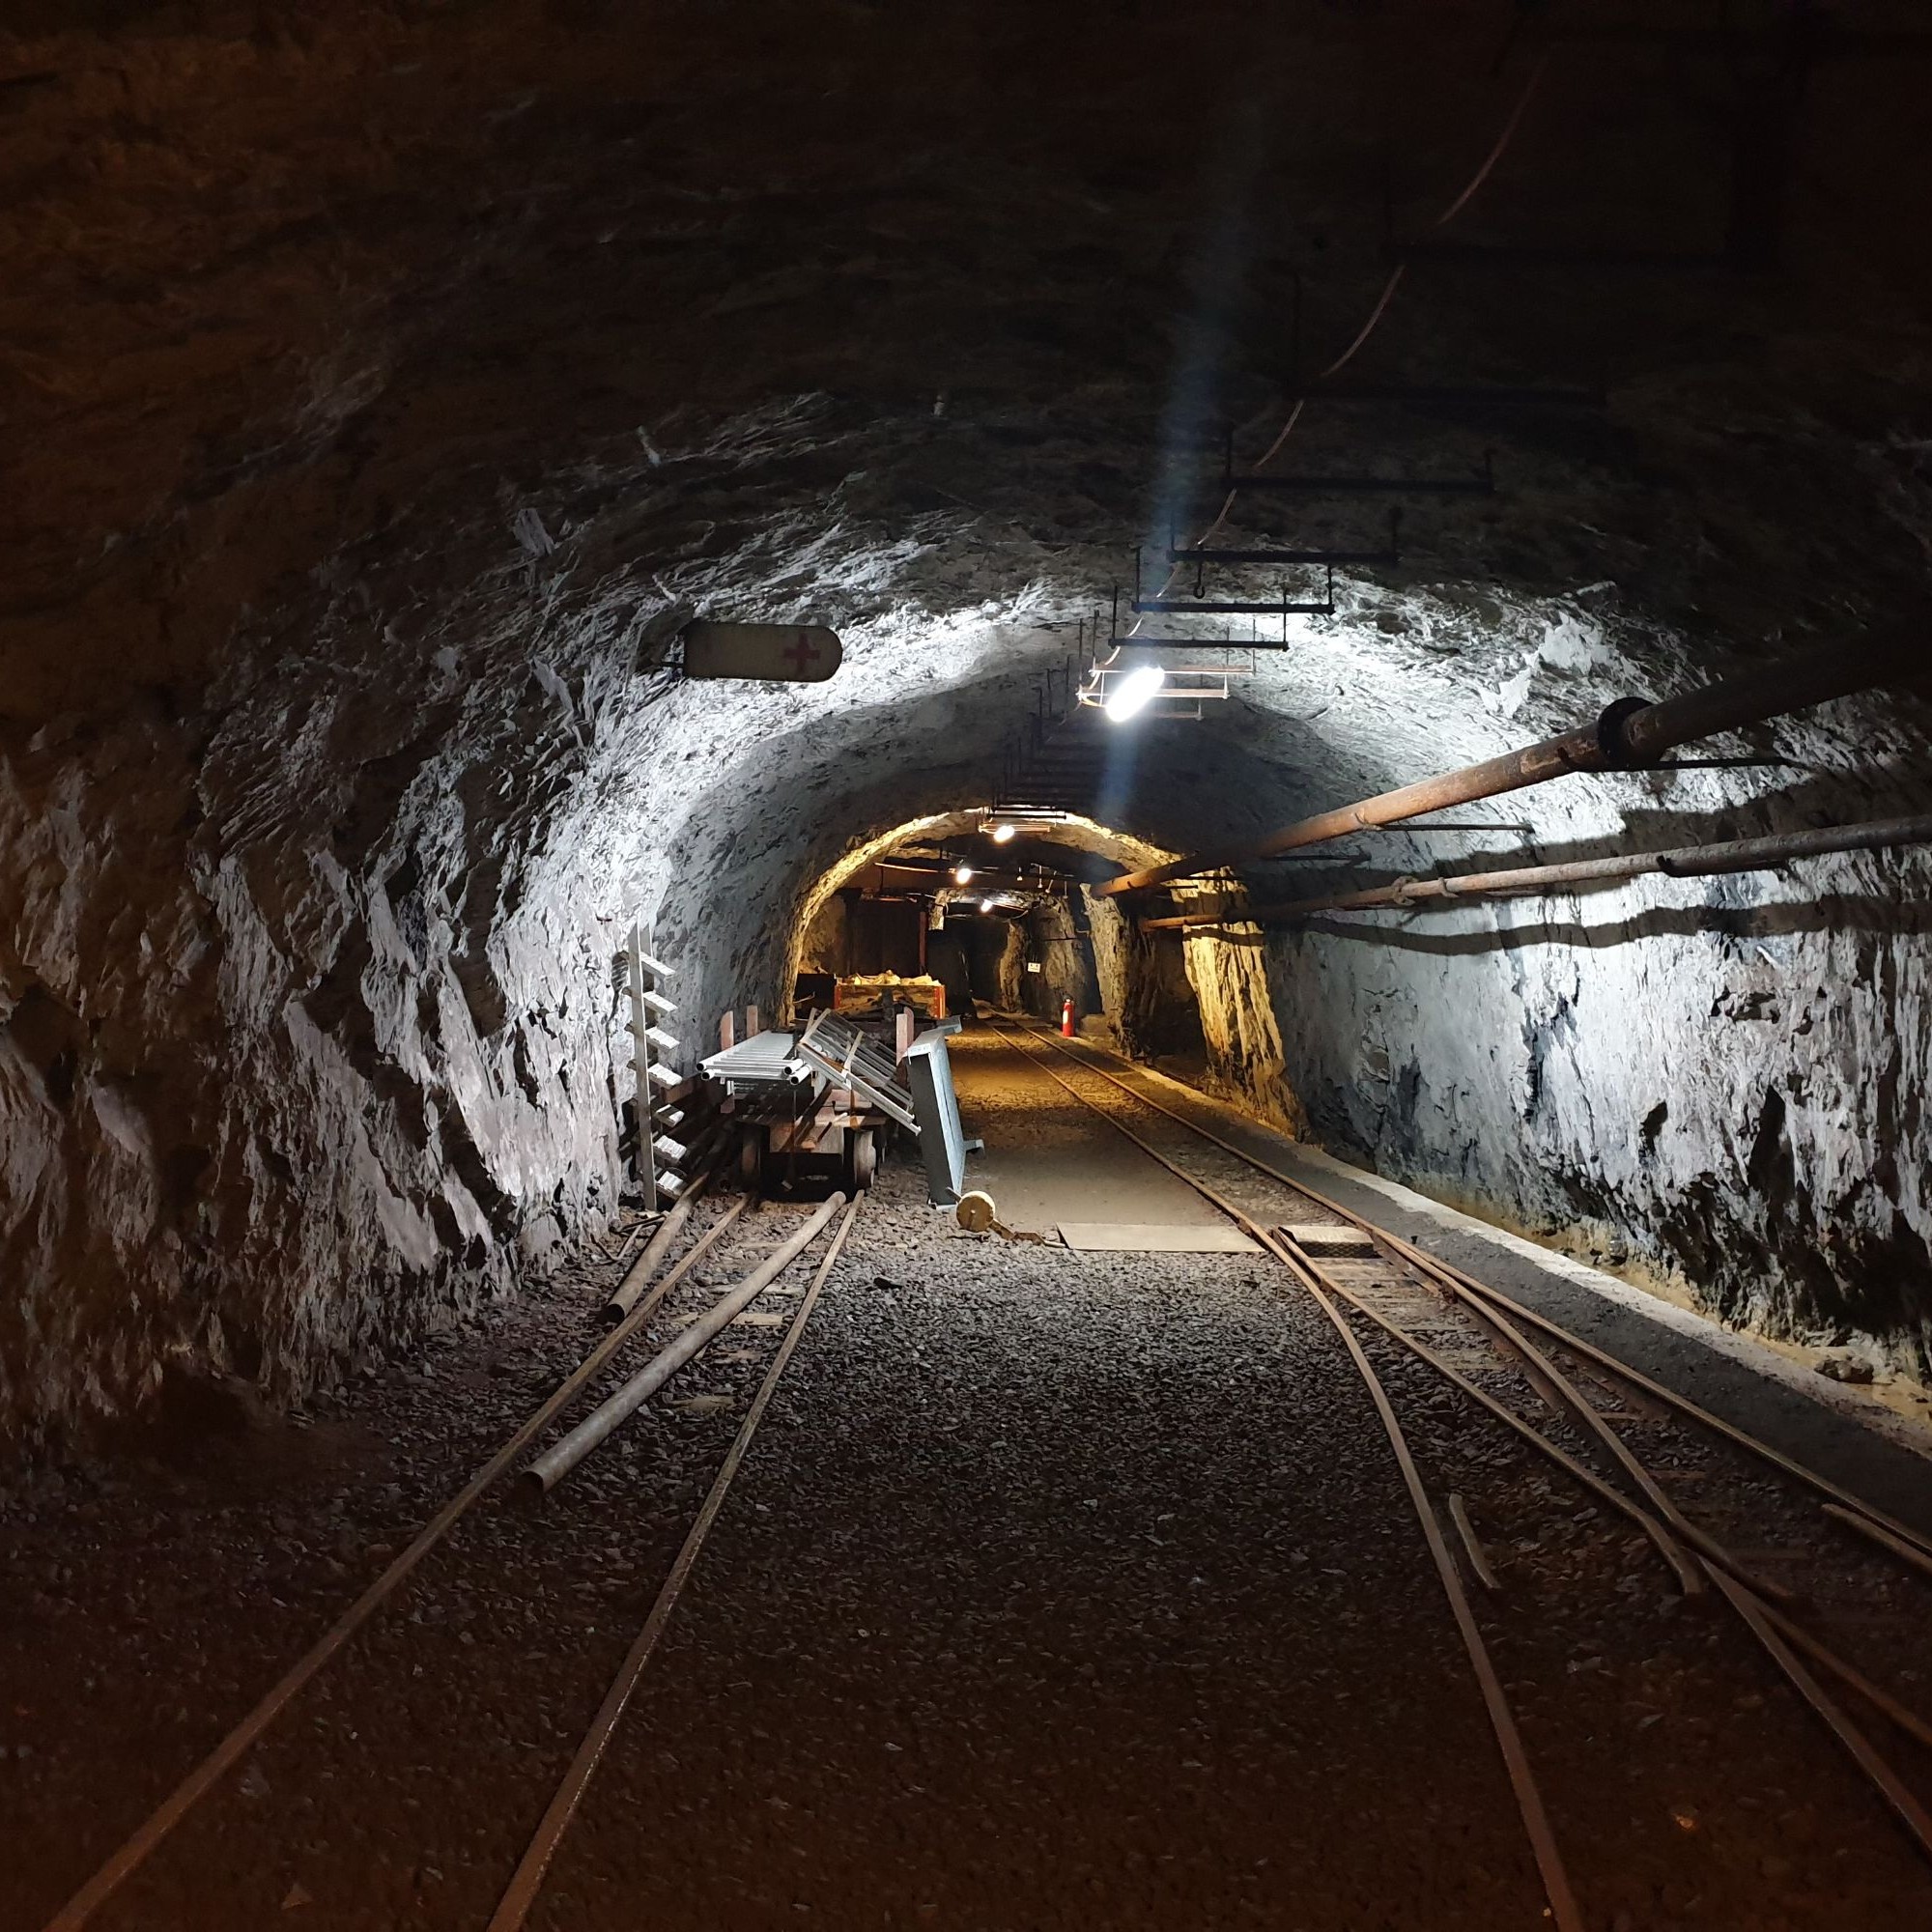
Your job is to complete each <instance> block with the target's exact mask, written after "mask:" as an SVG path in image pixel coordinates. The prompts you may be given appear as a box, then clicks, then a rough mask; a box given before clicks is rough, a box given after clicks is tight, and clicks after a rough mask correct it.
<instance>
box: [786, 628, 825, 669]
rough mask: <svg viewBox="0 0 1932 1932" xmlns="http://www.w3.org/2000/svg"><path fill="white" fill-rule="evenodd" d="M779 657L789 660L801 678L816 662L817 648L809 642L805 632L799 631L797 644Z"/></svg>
mask: <svg viewBox="0 0 1932 1932" xmlns="http://www.w3.org/2000/svg"><path fill="white" fill-rule="evenodd" d="M781 656H783V657H786V658H789V659H790V660H791V662H792V663H793V664H794V665H795V666H796V667H797V668H798V673H799V675H800V676H801V677H803V676H804V675H805V673H806V672H807V671H808V670H809V669H810V668H811V667H812V666H813V665H815V664H816V663H817V662H818V646H817V645H816V644H814V643H813V642H812V641H811V639H810V635H809V634H808V633H807V632H804V631H801V632H800V633H799V634H798V640H797V642H796V643H794V644H793V645H792V646H791V647H790V648H789V649H788V650H785V651H783V652H781Z"/></svg>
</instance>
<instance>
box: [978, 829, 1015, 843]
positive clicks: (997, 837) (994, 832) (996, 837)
mask: <svg viewBox="0 0 1932 1932" xmlns="http://www.w3.org/2000/svg"><path fill="white" fill-rule="evenodd" d="M986 830H987V833H988V834H989V835H990V837H991V838H992V840H993V843H994V844H995V845H1004V844H1005V843H1006V842H1007V840H1008V839H1009V838H1011V837H1012V836H1013V834H1014V833H1015V832H1016V831H1018V830H1019V828H1018V827H1017V826H1015V825H989V826H988V827H987V828H986Z"/></svg>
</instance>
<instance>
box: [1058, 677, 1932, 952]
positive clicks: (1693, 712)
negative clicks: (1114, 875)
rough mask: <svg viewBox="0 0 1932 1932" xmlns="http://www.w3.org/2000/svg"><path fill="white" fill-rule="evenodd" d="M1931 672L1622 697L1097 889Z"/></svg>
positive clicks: (1747, 683)
mask: <svg viewBox="0 0 1932 1932" xmlns="http://www.w3.org/2000/svg"><path fill="white" fill-rule="evenodd" d="M1925 668H1926V660H1925V651H1924V647H1923V645H1922V644H1920V643H1918V642H1917V641H1914V642H1911V643H1906V642H1895V643H1889V644H1885V645H1880V646H1875V647H1873V648H1870V649H1867V650H1864V651H1848V650H1846V649H1844V648H1843V647H1842V646H1841V645H1832V646H1828V647H1827V648H1826V649H1824V650H1820V651H1813V652H1808V653H1806V654H1805V655H1804V656H1803V657H1797V658H1788V659H1785V660H1783V661H1782V662H1781V663H1778V664H1774V665H1771V666H1769V667H1767V668H1765V669H1763V670H1760V671H1752V672H1750V673H1748V674H1747V675H1745V676H1741V677H1733V678H1726V679H1724V680H1723V681H1722V682H1720V683H1718V684H1714V685H1709V686H1707V687H1706V688H1705V689H1704V690H1702V691H1695V692H1691V693H1690V694H1688V695H1687V696H1683V697H1670V698H1665V699H1664V700H1663V702H1662V703H1661V704H1653V703H1650V702H1648V701H1647V700H1645V699H1643V698H1637V697H1626V698H1622V699H1619V701H1618V702H1617V703H1615V704H1612V705H1610V706H1609V707H1608V708H1607V709H1606V710H1605V712H1604V713H1603V715H1602V716H1601V717H1600V718H1598V719H1597V721H1596V722H1595V723H1594V724H1591V725H1581V726H1579V727H1578V728H1577V729H1576V730H1574V731H1565V732H1564V733H1562V734H1561V735H1560V736H1559V737H1555V738H1545V739H1542V740H1540V741H1539V742H1538V743H1536V744H1534V745H1525V746H1523V747H1522V748H1521V749H1520V751H1515V752H1505V753H1503V754H1502V756H1500V757H1496V758H1485V759H1484V760H1483V761H1482V762H1481V763H1480V764H1474V765H1464V766H1463V767H1462V769H1461V770H1459V771H1453V772H1444V773H1441V774H1440V775H1439V776H1437V777H1435V778H1430V779H1422V780H1419V781H1417V782H1416V783H1414V784H1408V785H1402V786H1399V787H1398V788H1397V789H1396V790H1394V791H1385V792H1379V793H1378V794H1377V795H1376V796H1375V797H1374V798H1365V799H1361V800H1359V801H1358V802H1357V803H1355V804H1354V805H1345V806H1341V807H1339V808H1338V809H1337V810H1333V811H1322V812H1318V813H1317V814H1316V815H1315V816H1314V817H1313V818H1304V819H1301V820H1299V821H1298V822H1297V823H1295V824H1293V825H1290V826H1287V827H1286V828H1284V829H1283V830H1282V831H1280V832H1276V833H1273V834H1271V835H1270V836H1269V837H1268V838H1264V839H1261V840H1259V841H1258V842H1256V843H1255V844H1253V845H1244V846H1239V847H1231V848H1228V849H1226V850H1223V851H1220V852H1209V853H1197V854H1195V855H1194V856H1193V857H1191V858H1185V859H1176V860H1173V861H1171V862H1170V863H1169V864H1167V865H1164V866H1152V867H1149V868H1148V869H1147V870H1145V871H1140V872H1129V873H1127V874H1126V875H1125V876H1124V877H1122V878H1119V879H1110V880H1108V881H1107V882H1106V884H1104V885H1099V886H1095V887H1094V889H1093V890H1094V892H1095V893H1097V894H1102V895H1114V894H1117V893H1135V892H1142V891H1144V890H1146V889H1147V888H1148V887H1150V886H1159V885H1165V884H1166V883H1167V882H1168V881H1169V880H1170V879H1183V878H1190V877H1193V876H1194V875H1196V874H1198V873H1201V872H1211V871H1218V870H1220V869H1221V868H1222V867H1226V866H1242V865H1247V864H1249V863H1251V862H1252V861H1254V860H1257V859H1271V858H1274V857H1276V856H1277V855H1278V854H1280V853H1283V852H1293V851H1296V850H1298V849H1299V848H1301V847H1302V846H1305V845H1321V844H1325V843H1327V841H1328V840H1329V839H1331V838H1347V837H1348V836H1349V835H1350V833H1354V832H1365V831H1369V830H1371V829H1373V828H1374V827H1376V826H1379V825H1395V824H1399V823H1400V822H1401V821H1402V820H1404V819H1406V818H1419V817H1421V815H1422V814H1423V813H1424V812H1428V811H1439V810H1443V809H1444V808H1446V807H1449V806H1457V805H1472V804H1474V803H1475V802H1476V801H1477V800H1478V799H1484V798H1495V797H1497V796H1498V795H1499V794H1501V793H1503V792H1508V791H1520V790H1521V789H1522V788H1523V787H1524V786H1525V785H1536V784H1545V783H1548V781H1549V780H1551V779H1560V778H1563V777H1566V776H1567V775H1568V774H1569V773H1571V772H1605V771H1640V770H1642V769H1643V768H1644V767H1646V766H1649V765H1654V764H1656V762H1657V761H1658V759H1659V758H1661V757H1662V755H1663V753H1665V752H1667V751H1670V750H1672V749H1673V748H1674V747H1676V746H1678V745H1683V744H1688V743H1690V741H1691V740H1693V739H1697V738H1708V737H1711V736H1712V735H1714V734H1715V733H1717V732H1719V731H1734V730H1736V729H1738V728H1739V727H1740V726H1741V725H1756V724H1761V723H1763V722H1764V721H1765V720H1766V719H1769V718H1781V717H1783V716H1784V715H1785V714H1786V713H1787V712H1791V711H1803V710H1806V709H1808V708H1809V707H1810V706H1812V705H1814V704H1823V703H1825V702H1826V701H1827V700H1828V699H1831V698H1833V697H1844V696H1850V695H1851V694H1852V693H1853V692H1858V691H1866V690H1869V689H1870V688H1871V687H1872V686H1874V685H1880V684H1885V683H1887V682H1889V681H1890V680H1891V679H1894V678H1898V677H1903V676H1909V675H1918V674H1922V673H1923V671H1924V669H1925ZM1150 923H1153V922H1150Z"/></svg>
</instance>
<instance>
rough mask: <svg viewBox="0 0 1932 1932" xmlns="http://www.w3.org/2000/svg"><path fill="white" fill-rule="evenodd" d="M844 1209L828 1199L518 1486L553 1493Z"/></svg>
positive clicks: (838, 1200)
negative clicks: (793, 1233)
mask: <svg viewBox="0 0 1932 1932" xmlns="http://www.w3.org/2000/svg"><path fill="white" fill-rule="evenodd" d="M844 1205H845V1196H844V1195H843V1194H834V1195H832V1196H831V1197H830V1199H828V1200H827V1201H826V1202H825V1204H824V1206H822V1207H821V1208H817V1209H816V1210H815V1211H814V1212H813V1213H812V1216H811V1218H810V1220H809V1221H807V1222H806V1224H805V1226H804V1227H802V1228H801V1229H799V1231H798V1232H797V1233H796V1234H795V1235H793V1236H791V1238H790V1239H789V1240H787V1241H786V1242H785V1243H784V1244H783V1246H782V1247H781V1248H779V1249H778V1250H776V1252H774V1253H773V1254H771V1255H769V1256H767V1257H766V1258H765V1260H764V1261H762V1262H760V1263H759V1264H758V1265H757V1266H756V1267H755V1268H753V1270H752V1272H751V1273H750V1274H748V1275H747V1276H746V1277H745V1279H744V1280H743V1281H741V1282H740V1283H739V1284H738V1286H737V1287H736V1288H734V1289H733V1290H732V1291H731V1292H730V1293H728V1294H727V1295H725V1298H724V1299H723V1300H722V1301H720V1302H719V1303H718V1304H717V1306H716V1307H714V1308H712V1309H711V1310H710V1311H709V1312H708V1313H707V1314H705V1315H703V1316H701V1317H700V1318H699V1319H698V1320H697V1321H694V1322H693V1323H692V1324H691V1326H690V1327H689V1328H687V1329H686V1330H685V1331H684V1333H683V1334H681V1335H680V1336H679V1337H678V1338H677V1340H676V1341H675V1342H673V1343H672V1344H671V1345H670V1347H669V1348H668V1349H666V1350H664V1351H663V1352H662V1353H661V1354H658V1355H655V1356H653V1357H652V1358H651V1360H650V1361H648V1362H646V1363H645V1364H644V1366H643V1367H642V1368H641V1369H639V1371H638V1373H637V1374H636V1375H634V1376H633V1377H632V1378H630V1380H629V1381H627V1382H626V1383H625V1384H624V1385H623V1387H622V1388H620V1389H618V1390H617V1392H616V1393H615V1394H614V1395H612V1396H610V1397H608V1398H607V1399H606V1400H605V1401H603V1402H601V1403H600V1404H598V1406H596V1407H595V1408H593V1409H592V1410H591V1411H590V1413H589V1414H588V1415H586V1416H585V1417H584V1418H583V1420H582V1422H580V1423H579V1424H578V1425H577V1427H576V1428H575V1429H573V1430H572V1431H571V1432H570V1434H569V1435H566V1436H564V1437H563V1439H562V1440H561V1441H559V1442H556V1443H554V1444H553V1446H552V1447H550V1448H549V1449H546V1450H545V1451H544V1453H543V1454H542V1455H541V1456H539V1457H538V1458H537V1460H536V1461H535V1462H534V1463H531V1464H530V1465H529V1466H528V1467H527V1468H526V1470H525V1471H524V1473H523V1477H522V1479H521V1480H522V1481H523V1482H524V1483H525V1484H526V1486H529V1487H533V1488H535V1489H536V1490H538V1491H539V1492H549V1491H551V1490H554V1488H555V1487H556V1486H557V1484H558V1483H560V1482H562V1480H563V1479H564V1477H566V1476H567V1475H569V1474H570V1472H571V1470H573V1469H574V1468H576V1467H577V1465H578V1463H581V1462H582V1460H583V1459H584V1457H586V1456H587V1455H589V1453H590V1452H591V1450H593V1449H594V1448H596V1447H597V1445H598V1444H599V1443H600V1442H602V1441H603V1440H604V1438H605V1437H606V1436H607V1435H610V1434H611V1432H612V1431H613V1430H614V1429H616V1428H617V1427H618V1426H619V1424H621V1423H622V1422H624V1421H625V1420H626V1419H627V1418H628V1417H630V1416H632V1415H634V1414H636V1413H637V1411H638V1410H639V1408H641V1407H642V1406H644V1404H645V1403H646V1402H648V1401H649V1400H650V1399H651V1397H652V1396H654V1395H655V1394H656V1393H657V1392H658V1390H659V1389H661V1388H663V1387H664V1385H665V1383H666V1382H668V1381H669V1380H670V1378H671V1377H672V1376H674V1375H676V1373H677V1372H678V1370H679V1369H681V1368H683V1367H684V1365H685V1364H686V1363H687V1362H689V1361H690V1360H691V1359H692V1358H693V1357H694V1356H695V1355H697V1354H700V1353H701V1352H702V1351H703V1350H705V1349H706V1348H708V1347H709V1346H710V1345H711V1343H712V1342H714V1341H716V1340H717V1338H718V1337H719V1336H720V1335H721V1334H723V1333H724V1332H725V1328H727V1327H728V1326H729V1325H730V1324H731V1322H732V1321H735V1320H736V1319H737V1318H738V1317H739V1316H740V1315H742V1314H743V1313H744V1312H745V1310H746V1309H748V1308H749V1307H750V1306H751V1305H752V1303H753V1302H754V1301H755V1300H756V1299H757V1298H758V1296H759V1295H760V1294H762V1293H764V1292H765V1290H766V1289H768V1288H769V1287H770V1286H771V1285H772V1283H773V1282H775V1281H776V1280H777V1279H778V1278H779V1276H780V1275H781V1274H782V1273H783V1272H784V1271H785V1269H786V1268H788V1267H789V1266H790V1265H791V1264H792V1263H793V1262H795V1261H796V1260H797V1259H798V1258H799V1256H800V1255H802V1254H803V1253H804V1252H805V1250H806V1249H807V1248H808V1247H810V1244H811V1242H812V1241H813V1240H814V1239H815V1238H816V1237H817V1236H818V1234H819V1232H820V1230H821V1229H823V1228H824V1226H825V1224H826V1223H827V1222H828V1221H829V1220H831V1218H832V1217H833V1215H834V1214H836V1213H837V1212H838V1209H839V1208H842V1207H843V1206H844Z"/></svg>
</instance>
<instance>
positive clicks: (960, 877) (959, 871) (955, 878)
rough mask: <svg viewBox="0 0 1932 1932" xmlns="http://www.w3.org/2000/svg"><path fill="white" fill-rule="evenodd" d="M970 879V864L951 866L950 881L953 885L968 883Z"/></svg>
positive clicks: (971, 875)
mask: <svg viewBox="0 0 1932 1932" xmlns="http://www.w3.org/2000/svg"><path fill="white" fill-rule="evenodd" d="M972 880H973V868H972V867H971V866H954V867H953V868H952V883H953V884H954V885H955V886H964V885H970V884H971V883H972Z"/></svg>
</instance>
